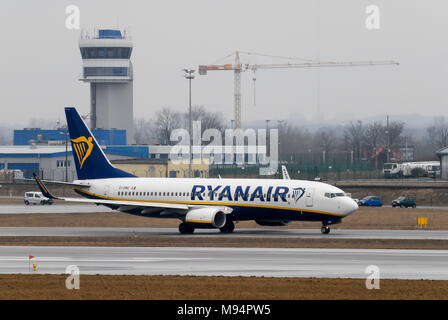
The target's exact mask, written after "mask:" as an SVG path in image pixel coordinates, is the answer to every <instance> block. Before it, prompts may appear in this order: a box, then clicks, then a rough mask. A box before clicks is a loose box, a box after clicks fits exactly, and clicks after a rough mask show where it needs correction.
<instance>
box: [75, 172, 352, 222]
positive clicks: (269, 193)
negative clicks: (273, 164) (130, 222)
mask: <svg viewBox="0 0 448 320" xmlns="http://www.w3.org/2000/svg"><path fill="white" fill-rule="evenodd" d="M76 182H77V183H83V184H88V185H89V186H90V187H89V188H88V189H85V188H75V191H76V192H78V193H79V194H81V195H82V196H84V197H87V198H92V199H107V200H120V201H138V202H157V203H172V204H186V205H189V206H192V205H193V206H198V207H200V206H226V207H230V208H232V216H233V220H235V221H241V220H285V221H303V220H305V221H306V220H309V221H329V222H330V223H331V222H333V223H334V222H336V221H338V220H340V219H341V218H343V217H345V216H347V215H349V214H351V213H353V212H354V211H356V209H357V208H358V206H357V204H356V203H355V202H354V201H353V200H352V199H351V198H350V197H347V196H346V195H345V193H344V192H343V191H342V190H341V189H339V188H337V187H334V186H331V185H328V184H325V183H321V182H314V181H304V180H274V179H202V178H194V179H188V178H110V179H97V180H79V181H76ZM115 209H118V210H120V208H115ZM122 211H126V212H129V213H136V214H139V213H142V210H141V209H135V210H133V209H129V208H126V210H122ZM171 211H172V212H173V210H171ZM160 212H161V210H159V212H157V211H155V210H154V211H153V212H152V213H153V214H151V212H148V211H145V214H146V215H149V216H154V217H172V216H171V215H169V214H164V215H160ZM165 212H166V210H165ZM174 213H175V210H174V212H173V214H174Z"/></svg>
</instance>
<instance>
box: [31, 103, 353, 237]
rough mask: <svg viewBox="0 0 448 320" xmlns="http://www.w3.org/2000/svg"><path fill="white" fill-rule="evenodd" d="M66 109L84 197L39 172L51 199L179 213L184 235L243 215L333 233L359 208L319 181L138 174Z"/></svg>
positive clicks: (224, 227) (149, 213) (225, 225)
mask: <svg viewBox="0 0 448 320" xmlns="http://www.w3.org/2000/svg"><path fill="white" fill-rule="evenodd" d="M65 114H66V117H67V125H68V130H69V133H70V140H71V144H72V150H73V157H74V162H75V165H76V172H77V175H78V180H75V181H73V183H69V184H70V185H73V187H74V190H75V191H76V192H77V193H78V194H80V195H81V196H83V197H84V198H58V197H54V196H53V195H52V194H51V193H50V192H49V191H48V190H47V188H46V186H45V185H44V183H43V181H41V180H40V179H39V177H37V176H36V175H34V177H35V179H36V181H37V184H38V186H39V188H40V189H41V191H42V193H43V194H44V195H45V196H46V197H49V198H52V199H56V200H58V199H59V200H64V201H72V202H87V203H96V204H101V205H105V206H107V207H110V208H112V209H115V210H119V211H122V212H126V213H130V214H136V215H141V216H145V217H152V218H177V219H180V220H181V223H180V225H179V231H180V233H183V234H191V233H193V232H194V230H195V228H216V229H219V230H220V231H221V232H225V233H228V232H232V231H233V230H234V228H235V225H234V222H238V221H243V220H255V221H256V222H257V223H258V224H259V225H264V226H284V225H286V224H288V223H289V222H291V221H321V222H322V229H321V231H322V233H329V232H330V227H329V226H330V225H333V224H337V223H340V222H341V219H342V218H344V217H346V216H348V215H350V214H352V213H353V212H355V211H356V210H357V209H358V205H357V204H356V202H355V201H354V200H352V199H351V198H350V197H348V196H347V195H346V194H345V193H344V192H343V191H342V190H341V189H339V188H336V187H334V186H331V185H328V184H325V183H321V182H314V181H303V180H291V179H283V180H279V179H277V180H275V179H202V178H138V177H136V176H134V175H132V174H130V173H127V172H125V171H122V170H120V169H118V168H115V167H114V166H113V165H112V164H111V163H110V162H109V160H108V159H107V158H106V156H105V154H104V152H103V150H102V149H101V147H100V146H99V144H98V142H97V141H96V140H95V137H94V136H93V135H92V133H91V132H90V130H89V129H88V127H87V126H86V124H85V122H84V121H83V119H82V118H81V117H80V116H79V114H78V112H77V111H76V109H75V108H65ZM53 182H55V183H62V182H56V181H53ZM64 184H65V183H64ZM85 198H87V199H85Z"/></svg>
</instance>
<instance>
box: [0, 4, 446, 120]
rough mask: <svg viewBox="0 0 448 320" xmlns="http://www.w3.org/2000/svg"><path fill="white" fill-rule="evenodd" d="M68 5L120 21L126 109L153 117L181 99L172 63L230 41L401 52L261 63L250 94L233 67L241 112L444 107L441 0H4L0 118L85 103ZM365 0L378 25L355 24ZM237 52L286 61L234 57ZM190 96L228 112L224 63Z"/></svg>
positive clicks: (92, 16)
mask: <svg viewBox="0 0 448 320" xmlns="http://www.w3.org/2000/svg"><path fill="white" fill-rule="evenodd" d="M70 4H75V5H77V6H78V7H79V9H80V22H81V29H88V30H91V29H93V28H102V27H105V28H110V27H116V26H117V24H118V25H119V26H120V27H121V28H127V29H128V31H130V34H131V36H132V39H133V42H134V50H133V54H132V62H133V64H134V74H135V80H134V116H135V117H143V118H150V117H153V115H154V112H155V111H156V110H158V109H160V108H161V107H164V106H167V107H172V108H173V109H175V110H177V111H185V110H187V108H188V87H187V80H185V79H184V78H183V77H182V72H181V69H182V68H185V67H193V68H195V69H197V67H198V65H199V64H211V63H215V62H216V63H232V62H233V61H232V59H227V60H219V59H220V58H222V57H224V56H226V55H228V54H229V53H231V52H233V51H235V50H236V49H239V50H244V51H249V52H258V53H264V54H270V55H278V56H288V57H297V58H310V59H316V58H319V57H320V58H321V59H327V60H328V59H332V60H344V61H352V60H353V61H359V60H383V59H395V60H397V61H399V62H400V66H398V67H396V66H375V67H358V68H354V67H351V68H331V69H323V68H322V69H320V70H316V69H314V68H313V69H281V70H259V71H258V72H257V81H256V105H254V87H253V81H252V74H251V73H250V72H246V73H243V74H242V110H243V111H242V118H243V122H244V121H247V120H263V119H275V120H282V119H289V120H291V119H294V120H296V121H300V119H307V120H312V119H322V120H324V121H335V122H347V121H350V120H355V119H357V118H362V117H369V116H374V115H385V114H386V113H389V114H391V115H393V116H398V115H400V114H409V113H416V114H421V115H424V116H428V115H429V116H432V115H434V116H435V115H439V114H440V115H442V114H444V115H446V114H447V112H446V109H447V108H446V103H447V98H446V97H447V93H446V92H447V91H448V90H447V86H448V83H447V80H446V79H447V71H448V70H447V69H448V68H447V64H448V59H447V57H448V54H447V53H448V52H447V47H448V45H447V40H446V38H447V37H446V35H447V30H448V19H446V16H447V12H448V2H447V1H446V0H445V1H443V0H440V1H439V0H430V1H423V0H393V1H391V0H340V1H334V0H320V1H317V0H304V1H299V0H291V1H286V0H275V1H274V0H272V1H260V0H253V1H252V0H251V1H249V0H226V1H212V0H207V1H206V0H203V1H188V0H177V1H166V0H165V1H137V0H128V1H122V0H121V1H110V0H108V1H99V0H95V1H92V0H90V1H61V0H41V1H20V0H15V1H10V0H8V1H2V4H1V7H0V10H1V11H0V27H1V30H2V37H1V41H2V46H1V48H2V49H1V54H0V58H1V59H0V70H1V77H0V92H1V100H0V103H1V110H2V113H1V119H0V123H22V124H26V123H27V122H28V121H29V119H31V118H43V119H56V118H57V117H58V116H59V117H61V119H63V118H64V116H63V107H64V106H75V107H77V108H78V109H79V110H80V111H81V113H84V114H86V113H88V112H89V85H88V84H86V83H83V82H80V81H79V80H78V79H79V76H80V74H81V71H82V70H81V67H82V62H81V57H80V52H79V47H78V40H79V36H80V30H78V31H74V30H68V29H67V28H66V27H65V20H66V13H65V9H66V6H67V5H70ZM372 4H373V5H377V6H378V7H379V9H380V29H379V30H368V29H367V28H366V27H365V21H366V19H367V17H368V14H366V12H365V10H366V7H367V6H368V5H372ZM242 62H243V63H281V62H286V61H282V60H277V59H274V58H261V57H254V56H242ZM318 86H319V90H318V89H317V88H318ZM317 92H319V93H320V94H319V96H320V99H319V100H317ZM317 101H319V104H318V103H317ZM193 104H200V105H204V106H205V107H206V108H207V109H208V110H210V111H222V112H223V114H224V116H225V117H226V118H227V119H232V118H233V73H232V72H230V71H216V72H209V74H208V75H207V76H199V75H197V77H196V79H195V80H193ZM317 105H319V107H317ZM317 110H319V114H318V113H317Z"/></svg>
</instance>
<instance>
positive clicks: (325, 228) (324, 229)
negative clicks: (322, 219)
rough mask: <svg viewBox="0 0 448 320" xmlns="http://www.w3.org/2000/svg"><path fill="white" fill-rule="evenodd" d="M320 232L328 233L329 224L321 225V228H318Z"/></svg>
mask: <svg viewBox="0 0 448 320" xmlns="http://www.w3.org/2000/svg"><path fill="white" fill-rule="evenodd" d="M320 232H321V233H322V234H329V233H330V227H329V226H322V228H321V229H320Z"/></svg>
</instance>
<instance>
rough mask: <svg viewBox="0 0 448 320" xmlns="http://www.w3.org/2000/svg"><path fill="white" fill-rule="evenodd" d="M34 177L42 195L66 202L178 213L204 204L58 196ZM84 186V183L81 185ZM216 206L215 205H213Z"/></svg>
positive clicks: (224, 210) (224, 209) (227, 208)
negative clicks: (165, 210) (168, 210)
mask: <svg viewBox="0 0 448 320" xmlns="http://www.w3.org/2000/svg"><path fill="white" fill-rule="evenodd" d="M33 176H34V179H35V181H36V182H37V185H38V187H39V189H40V191H41V192H42V194H43V196H45V197H47V198H49V199H54V200H62V201H68V202H78V203H94V204H102V205H107V206H112V207H117V208H121V209H125V208H143V209H145V208H148V209H149V208H159V209H175V210H178V211H179V213H185V214H186V213H187V212H188V210H190V209H191V208H197V207H204V205H198V204H182V203H167V202H156V201H154V202H150V201H132V200H130V201H128V200H107V199H85V198H60V197H55V196H53V195H52V194H51V193H50V192H49V191H48V189H47V187H46V186H45V185H44V183H43V182H42V180H40V178H39V177H38V176H37V175H36V174H34V173H33ZM83 186H84V187H86V185H83ZM213 207H215V208H216V206H213ZM222 210H223V212H224V213H226V214H229V213H231V212H232V209H231V208H229V207H225V206H223V207H222Z"/></svg>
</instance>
